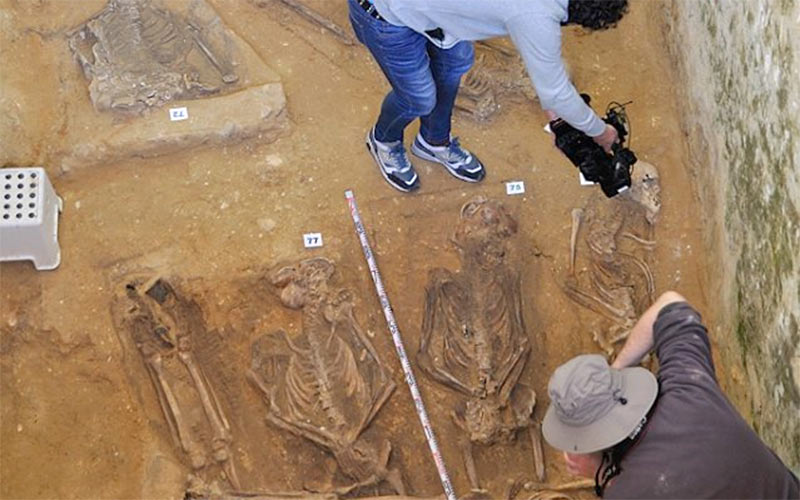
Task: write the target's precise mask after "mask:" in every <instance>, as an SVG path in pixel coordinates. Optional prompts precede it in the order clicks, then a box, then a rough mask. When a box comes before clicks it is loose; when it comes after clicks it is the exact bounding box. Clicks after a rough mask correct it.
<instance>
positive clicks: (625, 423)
mask: <svg viewBox="0 0 800 500" xmlns="http://www.w3.org/2000/svg"><path fill="white" fill-rule="evenodd" d="M651 349H654V350H655V355H656V357H657V358H658V364H659V369H658V376H657V377H656V376H654V375H653V374H652V373H650V372H649V371H648V370H646V369H644V368H641V367H638V366H636V365H637V364H638V363H639V362H640V361H641V360H642V358H643V357H644V355H645V354H647V353H648V352H650V350H651ZM548 393H549V395H550V400H551V403H550V407H549V408H548V409H547V412H546V414H545V418H544V421H543V425H542V433H543V435H544V438H545V440H546V441H547V442H548V443H549V444H550V445H551V446H553V447H555V448H557V449H559V450H562V451H563V452H564V459H565V461H566V463H567V470H568V471H569V472H571V473H572V474H574V475H577V476H583V477H588V478H594V480H595V490H596V493H597V495H598V496H601V497H603V498H606V499H610V498H671V499H674V498H737V499H741V498H754V499H767V498H792V499H798V498H800V481H798V479H797V477H796V476H795V475H794V474H793V473H792V472H791V471H790V470H789V469H788V468H787V467H786V466H785V465H784V464H783V463H782V462H781V460H780V459H779V458H778V457H777V456H776V455H775V453H773V452H772V450H770V449H769V448H768V447H767V446H766V445H765V444H764V443H763V442H762V441H761V439H759V437H758V436H757V435H756V433H755V432H753V430H752V429H751V428H750V427H749V426H748V425H747V423H746V422H745V421H744V419H743V418H742V417H741V416H740V415H739V413H738V412H737V411H736V409H735V408H734V407H733V405H731V403H730V402H729V401H728V399H727V398H726V397H725V395H724V394H723V392H722V390H721V389H720V387H719V384H718V382H717V378H716V375H715V373H714V362H713V360H712V357H711V344H710V342H709V339H708V332H707V331H706V327H705V326H703V323H702V319H701V317H700V313H698V312H697V311H696V310H695V309H694V308H693V307H692V306H691V305H689V304H688V303H687V302H686V300H685V299H684V298H683V297H682V296H681V295H679V294H678V293H676V292H666V293H665V294H663V295H662V296H661V297H659V298H658V299H657V300H656V302H655V303H654V304H653V305H652V306H650V308H649V309H648V310H647V311H645V313H644V314H643V315H642V317H641V318H640V319H639V321H638V322H637V323H636V325H634V327H633V329H632V330H631V334H630V336H629V337H628V339H627V341H626V342H625V345H624V346H623V348H622V350H621V351H620V353H619V355H618V356H617V358H616V359H615V360H614V362H613V363H612V365H611V366H609V365H608V363H607V362H606V360H605V358H604V357H603V356H600V355H594V354H585V355H581V356H577V357H575V358H573V359H571V360H570V361H568V362H566V363H564V364H563V365H561V366H560V367H558V368H557V369H556V371H555V372H554V374H553V376H552V377H551V378H550V382H549V384H548Z"/></svg>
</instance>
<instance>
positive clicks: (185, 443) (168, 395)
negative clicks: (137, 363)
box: [147, 353, 206, 469]
mask: <svg viewBox="0 0 800 500" xmlns="http://www.w3.org/2000/svg"><path fill="white" fill-rule="evenodd" d="M147 364H148V366H150V367H151V368H152V370H153V372H154V373H155V375H156V379H158V383H159V385H160V386H161V390H162V391H163V393H164V398H165V399H166V401H167V405H168V406H169V410H170V413H171V414H172V417H173V418H174V420H175V426H176V428H177V431H178V438H179V440H180V442H181V447H182V448H183V451H184V452H186V453H187V454H188V455H189V461H190V462H191V464H192V468H194V469H199V468H201V467H203V466H204V465H205V461H206V459H205V456H204V454H203V451H202V450H201V449H200V447H199V446H198V445H197V443H195V442H194V441H192V438H191V437H190V435H189V430H188V429H187V428H186V424H185V423H184V421H183V417H182V416H181V410H180V407H179V406H178V401H177V400H176V399H175V394H174V393H173V392H172V388H171V387H170V386H169V384H168V383H167V379H166V378H165V377H164V368H163V364H162V359H161V355H160V354H158V353H155V354H153V355H152V356H150V358H148V360H147Z"/></svg>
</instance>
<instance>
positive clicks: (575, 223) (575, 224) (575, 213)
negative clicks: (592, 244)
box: [569, 208, 583, 276]
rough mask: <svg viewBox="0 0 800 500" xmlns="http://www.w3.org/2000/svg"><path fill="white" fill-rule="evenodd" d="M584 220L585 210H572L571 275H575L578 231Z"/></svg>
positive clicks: (570, 239) (570, 240) (570, 238)
mask: <svg viewBox="0 0 800 500" xmlns="http://www.w3.org/2000/svg"><path fill="white" fill-rule="evenodd" d="M581 220H583V210H582V209H580V208H573V209H572V234H570V237H569V274H570V275H572V276H574V275H575V252H576V250H577V245H578V230H579V229H580V227H581Z"/></svg>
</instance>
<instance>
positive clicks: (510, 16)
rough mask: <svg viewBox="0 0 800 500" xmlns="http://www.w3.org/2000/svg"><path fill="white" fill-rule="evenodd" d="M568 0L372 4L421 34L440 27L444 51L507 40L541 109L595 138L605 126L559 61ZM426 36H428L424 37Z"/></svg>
mask: <svg viewBox="0 0 800 500" xmlns="http://www.w3.org/2000/svg"><path fill="white" fill-rule="evenodd" d="M568 1H569V0H372V2H373V3H374V4H375V8H376V9H377V10H378V12H379V13H380V15H381V16H383V17H384V18H385V19H386V21H387V22H389V23H391V24H394V25H396V26H407V27H409V28H411V29H412V30H414V31H416V32H418V33H422V34H425V32H426V31H428V30H433V29H436V28H441V29H442V31H444V39H443V40H435V39H432V38H430V37H428V39H429V40H430V41H431V42H432V43H434V44H436V45H437V46H439V47H441V48H444V49H447V48H450V47H452V46H453V45H455V44H456V43H458V42H460V41H462V40H469V41H472V40H484V39H487V38H494V37H500V36H506V35H508V36H510V37H511V40H512V41H513V42H514V45H515V46H516V47H517V50H519V53H520V54H521V55H522V59H523V60H524V61H525V67H526V68H527V70H528V75H529V76H530V78H531V81H532V82H533V86H534V88H535V89H536V94H537V95H538V96H539V102H540V103H541V105H542V108H543V109H546V110H550V111H553V112H554V113H556V114H557V115H558V116H559V117H561V118H563V119H564V120H565V121H566V122H567V123H569V124H570V125H572V126H573V127H575V128H577V129H578V130H581V131H583V132H585V133H586V134H588V135H590V136H592V137H595V136H598V135H600V134H602V133H603V131H604V130H605V122H603V120H601V119H600V117H598V116H597V114H596V113H595V112H594V111H592V109H591V108H590V107H589V106H587V105H586V103H584V102H583V99H581V97H580V95H578V92H577V91H576V90H575V87H574V86H573V85H572V82H571V81H570V79H569V76H568V75H567V70H566V67H565V66H564V61H563V60H562V58H561V23H562V22H566V20H567V3H568ZM425 36H427V35H425Z"/></svg>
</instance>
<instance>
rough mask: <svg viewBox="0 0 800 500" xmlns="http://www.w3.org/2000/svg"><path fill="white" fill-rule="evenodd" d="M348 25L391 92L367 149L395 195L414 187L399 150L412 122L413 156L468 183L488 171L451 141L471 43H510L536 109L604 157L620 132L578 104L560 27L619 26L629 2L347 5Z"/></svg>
mask: <svg viewBox="0 0 800 500" xmlns="http://www.w3.org/2000/svg"><path fill="white" fill-rule="evenodd" d="M348 3H349V9H350V22H351V24H352V26H353V30H354V32H355V34H356V37H357V38H358V40H359V41H360V42H361V43H363V44H364V45H366V47H367V48H368V49H369V51H370V52H371V53H372V55H373V57H374V58H375V60H376V62H377V63H378V65H379V66H380V68H381V70H382V71H383V73H384V75H385V76H386V78H387V80H388V81H389V83H390V84H391V86H392V90H391V91H390V92H389V94H388V95H387V96H386V97H385V98H384V100H383V104H382V106H381V111H380V115H379V116H378V119H377V122H376V123H375V125H374V126H373V127H372V128H371V129H370V130H369V132H368V133H367V139H366V143H367V149H368V150H369V152H370V154H371V155H372V157H373V159H374V160H375V162H376V163H377V165H378V168H379V169H380V172H381V174H382V175H383V177H384V178H385V179H386V181H387V182H388V183H389V184H390V185H391V186H392V187H394V188H396V189H398V190H400V191H404V192H409V191H414V190H416V189H418V188H419V186H420V181H419V176H418V175H417V173H416V171H415V170H414V167H413V166H412V164H411V161H410V160H409V158H408V155H407V153H406V150H405V147H404V145H403V139H404V137H403V131H404V130H405V128H406V127H407V126H408V125H409V124H410V123H411V122H412V121H414V120H415V119H417V118H419V120H420V129H419V133H418V134H417V136H416V137H415V139H414V141H413V143H412V146H411V152H412V153H413V154H414V155H415V156H417V157H419V158H422V159H425V160H428V161H432V162H436V163H439V164H441V165H443V166H444V167H445V168H446V169H447V171H448V172H450V173H451V174H452V175H453V176H455V177H456V178H458V179H461V180H463V181H467V182H479V181H481V180H482V179H483V178H484V177H485V175H486V170H485V168H484V166H483V164H482V163H481V161H480V160H479V159H478V157H477V156H475V155H474V154H472V153H471V152H470V151H469V150H467V149H466V148H464V147H462V146H461V144H460V142H459V140H458V138H457V137H454V136H453V135H452V134H451V118H452V113H453V106H454V104H455V99H456V95H457V93H458V87H459V84H460V82H461V77H462V76H463V75H464V74H465V73H466V72H467V71H468V70H469V69H470V67H471V66H472V63H473V60H474V49H473V45H472V41H474V40H483V39H488V38H493V37H499V36H506V35H508V36H510V37H511V40H512V42H513V43H514V45H515V46H516V47H517V49H518V50H519V52H520V54H521V55H522V58H523V60H524V62H525V66H526V69H527V71H528V74H529V76H530V77H531V81H532V82H533V86H534V88H535V90H536V93H537V95H538V96H539V101H540V103H541V105H542V108H543V109H544V110H545V111H546V112H548V117H549V118H550V119H554V118H555V117H560V118H562V119H564V121H566V122H567V123H569V124H570V125H572V126H573V127H575V128H577V129H578V130H580V131H582V132H585V133H586V134H587V135H589V136H591V137H593V138H594V140H595V141H596V142H597V143H598V144H600V145H601V146H603V147H604V148H605V149H606V150H609V149H610V147H611V145H612V144H613V143H614V142H616V141H617V139H618V137H617V131H616V129H614V127H612V126H610V125H607V124H605V123H604V122H603V120H602V119H600V117H598V116H597V114H595V112H594V111H593V110H592V109H591V108H590V107H589V106H588V105H587V104H586V103H585V102H584V101H583V99H581V97H580V96H579V94H578V92H577V91H576V90H575V87H574V86H573V85H572V83H571V82H570V80H569V77H568V76H567V71H566V68H565V67H564V63H563V61H562V58H561V26H564V25H567V24H579V25H581V26H584V27H586V28H589V29H594V30H596V29H605V28H608V27H610V26H613V25H615V24H616V22H617V21H619V19H621V18H622V16H623V15H624V14H625V12H626V10H627V5H628V0H602V1H599V0H535V1H534V0H503V1H497V0H436V1H431V0H348Z"/></svg>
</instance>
